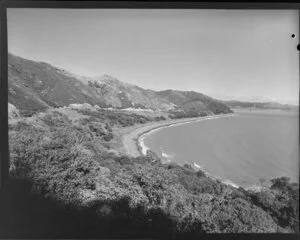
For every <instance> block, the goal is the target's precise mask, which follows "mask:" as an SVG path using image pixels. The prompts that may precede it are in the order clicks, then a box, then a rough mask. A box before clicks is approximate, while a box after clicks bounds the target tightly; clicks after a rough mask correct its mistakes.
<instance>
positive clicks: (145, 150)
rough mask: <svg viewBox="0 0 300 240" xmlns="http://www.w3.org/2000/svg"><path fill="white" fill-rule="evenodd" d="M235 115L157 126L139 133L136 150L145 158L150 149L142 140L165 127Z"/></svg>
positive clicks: (214, 116)
mask: <svg viewBox="0 0 300 240" xmlns="http://www.w3.org/2000/svg"><path fill="white" fill-rule="evenodd" d="M236 115H238V114H236V113H233V114H222V115H212V116H206V117H199V118H196V119H192V120H189V119H184V120H182V121H179V122H171V123H166V124H165V125H161V126H157V127H155V128H152V129H150V130H148V131H145V132H143V133H141V134H140V135H139V136H138V137H137V140H136V145H137V149H138V151H139V153H140V154H141V155H142V156H146V155H147V153H148V150H150V149H149V148H148V147H147V146H146V145H145V143H144V140H145V138H146V137H147V136H149V135H150V134H152V133H154V132H156V131H158V130H161V129H164V128H167V127H173V126H179V125H183V124H188V123H194V122H201V121H205V120H212V119H218V118H224V117H232V116H236Z"/></svg>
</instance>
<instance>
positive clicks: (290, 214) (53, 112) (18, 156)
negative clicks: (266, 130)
mask: <svg viewBox="0 0 300 240" xmlns="http://www.w3.org/2000/svg"><path fill="white" fill-rule="evenodd" d="M149 121H153V119H150V118H147V117H141V116H138V115H134V114H130V113H128V114H124V113H123V111H121V110H114V111H111V110H100V111H96V110H72V109H71V108H57V109H49V110H47V111H46V112H45V113H39V114H36V115H34V116H33V117H28V118H20V119H18V121H14V122H12V121H10V123H9V129H10V131H9V146H10V176H11V177H12V179H13V181H12V182H11V186H10V187H9V193H8V194H5V195H3V196H1V197H0V201H1V203H3V204H0V206H5V207H6V208H7V206H9V207H10V209H14V210H15V211H14V213H15V215H13V216H12V217H10V218H9V219H7V218H5V219H4V218H1V217H0V234H1V233H3V232H4V233H5V232H10V233H12V232H13V233H15V232H16V230H19V229H20V227H23V229H24V231H26V233H33V234H35V236H37V234H44V235H42V236H45V233H47V234H49V229H48V228H45V226H47V227H48V226H49V225H50V226H51V232H55V234H63V235H64V236H65V235H66V234H68V233H72V234H75V233H76V236H77V234H85V235H84V236H85V237H86V235H87V234H91V236H93V237H95V236H97V234H98V235H99V234H100V235H103V234H104V233H106V234H110V236H113V234H116V233H119V234H121V235H123V236H124V235H127V234H128V231H130V232H131V233H132V232H138V233H140V234H146V233H147V232H148V233H152V234H153V233H154V234H155V235H156V236H158V237H170V236H172V235H176V236H181V235H184V234H190V235H191V236H198V237H200V236H201V235H202V234H204V233H294V232H297V229H298V228H299V225H298V219H299V218H298V215H297V212H299V207H298V205H297V202H298V201H297V199H298V196H299V195H298V192H299V185H298V184H297V183H291V182H290V181H289V179H288V178H284V177H282V178H277V179H272V180H271V183H272V184H271V186H270V188H269V187H264V188H263V189H261V190H260V191H259V192H255V191H252V190H248V191H247V190H245V189H243V188H238V189H237V188H234V187H232V186H230V185H225V184H223V183H222V182H221V181H219V180H216V179H212V178H210V177H208V176H207V175H206V174H205V173H204V172H203V171H201V170H196V169H194V168H193V167H192V166H191V165H187V164H186V165H184V166H179V165H177V164H176V163H169V164H163V163H162V162H161V161H160V159H159V158H157V156H155V155H153V156H151V155H150V154H149V155H147V156H140V157H136V158H133V157H129V156H126V155H122V154H121V152H120V151H118V148H117V146H118V144H117V141H118V138H119V135H118V132H119V131H118V129H119V130H120V129H126V128H127V127H130V126H133V125H135V124H143V123H146V122H149ZM183 162H184V160H183ZM26 184H27V185H26ZM5 199H6V201H7V202H5V204H4V202H3V201H4V200H5ZM20 199H21V200H20ZM37 206H39V207H37ZM4 210H5V209H1V212H3V211H4ZM1 215H3V216H10V215H9V214H7V215H4V214H1ZM41 216H43V217H41ZM44 216H47V217H44ZM28 219H30V221H29V220H28ZM18 226H19V228H18ZM1 228H2V229H1ZM125 231H127V232H126V233H125ZM93 234H95V235H93ZM48 236H49V235H48ZM186 239H189V237H188V236H186Z"/></svg>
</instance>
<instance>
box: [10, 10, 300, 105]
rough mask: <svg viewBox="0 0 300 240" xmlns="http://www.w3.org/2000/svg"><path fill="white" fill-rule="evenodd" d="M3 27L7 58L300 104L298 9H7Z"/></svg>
mask: <svg viewBox="0 0 300 240" xmlns="http://www.w3.org/2000/svg"><path fill="white" fill-rule="evenodd" d="M7 24H8V50H9V52H11V53H13V54H15V55H18V56H21V57H23V58H27V59H31V60H35V61H43V62H47V63H50V64H52V65H54V66H56V67H60V68H64V69H66V70H69V71H71V72H73V73H76V74H79V75H83V76H91V77H92V76H99V75H103V74H108V75H111V76H113V77H116V78H118V79H119V80H121V81H124V82H128V83H131V84H135V85H138V86H140V87H143V88H147V89H154V90H165V89H176V90H186V91H190V90H192V91H198V92H202V93H204V94H208V95H210V96H213V97H219V98H225V97H233V98H252V97H263V98H267V99H272V100H276V101H280V102H291V101H292V102H295V101H297V102H298V98H299V52H298V51H297V44H298V43H299V36H298V33H299V26H298V24H299V21H298V11H296V10H197V9H190V10H183V9H177V10H176V9H164V10H163V9H160V10H159V9H143V10H142V9H8V11H7ZM292 34H295V35H296V37H295V38H292V37H291V35H292Z"/></svg>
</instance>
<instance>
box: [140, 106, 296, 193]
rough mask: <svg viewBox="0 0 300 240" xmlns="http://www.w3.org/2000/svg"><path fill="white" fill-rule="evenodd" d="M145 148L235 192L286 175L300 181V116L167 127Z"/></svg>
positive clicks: (258, 114)
mask: <svg viewBox="0 0 300 240" xmlns="http://www.w3.org/2000/svg"><path fill="white" fill-rule="evenodd" d="M143 145H145V146H146V147H147V148H149V149H151V150H152V151H154V152H155V153H156V154H157V155H158V156H160V157H161V158H162V159H163V160H164V161H167V162H176V163H178V164H180V165H183V164H185V163H188V164H192V165H193V166H194V167H195V168H198V169H201V170H202V171H204V172H206V173H207V175H210V176H212V177H215V178H217V179H219V180H221V181H223V182H224V183H226V184H230V185H232V186H234V187H243V188H246V189H251V188H253V189H255V188H257V187H260V186H261V182H260V179H261V178H263V179H264V180H265V182H264V185H270V180H271V179H273V178H277V177H282V176H286V177H289V178H290V179H291V181H292V182H299V113H298V112H287V111H279V110H278V111H267V110H266V111H238V112H236V114H235V115H233V116H228V117H220V118H215V119H209V120H205V121H200V122H191V123H188V124H182V125H174V126H171V127H164V128H160V129H157V130H155V131H153V132H152V133H151V134H147V135H146V136H145V137H144V138H143Z"/></svg>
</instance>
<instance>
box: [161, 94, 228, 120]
mask: <svg viewBox="0 0 300 240" xmlns="http://www.w3.org/2000/svg"><path fill="white" fill-rule="evenodd" d="M158 95H159V96H160V97H161V98H163V99H166V100H168V101H170V102H171V103H174V104H176V105H177V106H178V108H179V109H182V110H183V111H184V112H186V113H188V114H190V115H194V116H197V114H198V113H204V114H220V113H231V112H232V111H231V109H230V108H229V107H228V106H227V105H225V104H224V103H222V102H221V101H218V100H216V99H213V98H211V97H209V96H206V95H204V94H202V93H198V92H194V91H175V90H165V91H160V92H158Z"/></svg>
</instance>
